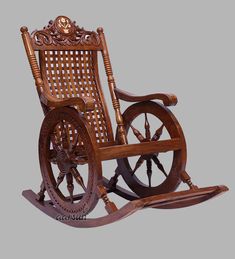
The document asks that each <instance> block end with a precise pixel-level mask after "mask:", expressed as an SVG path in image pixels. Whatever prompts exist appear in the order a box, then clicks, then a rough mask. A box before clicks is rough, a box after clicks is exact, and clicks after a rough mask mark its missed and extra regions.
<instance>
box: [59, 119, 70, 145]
mask: <svg viewBox="0 0 235 259" xmlns="http://www.w3.org/2000/svg"><path fill="white" fill-rule="evenodd" d="M60 125H61V138H62V146H63V148H65V149H68V148H69V142H68V136H67V132H66V127H65V124H64V121H63V120H62V121H61V123H60Z"/></svg>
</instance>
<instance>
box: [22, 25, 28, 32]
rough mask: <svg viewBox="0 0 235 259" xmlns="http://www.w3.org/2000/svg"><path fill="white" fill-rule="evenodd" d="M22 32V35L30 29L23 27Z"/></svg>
mask: <svg viewBox="0 0 235 259" xmlns="http://www.w3.org/2000/svg"><path fill="white" fill-rule="evenodd" d="M20 31H21V32H22V33H24V32H27V31H28V28H27V27H26V26H22V27H21V28H20Z"/></svg>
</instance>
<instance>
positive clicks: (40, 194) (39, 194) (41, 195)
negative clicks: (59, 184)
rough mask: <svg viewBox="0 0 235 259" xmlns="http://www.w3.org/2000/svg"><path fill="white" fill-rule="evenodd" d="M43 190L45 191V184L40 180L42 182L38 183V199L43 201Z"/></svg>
mask: <svg viewBox="0 0 235 259" xmlns="http://www.w3.org/2000/svg"><path fill="white" fill-rule="evenodd" d="M45 191H46V188H45V184H44V182H43V181H42V183H41V185H40V191H39V193H38V201H44V199H45Z"/></svg>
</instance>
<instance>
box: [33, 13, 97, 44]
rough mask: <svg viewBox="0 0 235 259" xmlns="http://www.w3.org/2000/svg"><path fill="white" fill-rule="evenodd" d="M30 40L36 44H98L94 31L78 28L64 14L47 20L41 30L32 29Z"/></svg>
mask: <svg viewBox="0 0 235 259" xmlns="http://www.w3.org/2000/svg"><path fill="white" fill-rule="evenodd" d="M32 40H33V43H34V44H35V45H37V46H43V45H46V46H49V45H54V46H58V45H59V46H75V45H94V46H99V45H100V38H99V35H98V34H97V33H96V32H94V31H86V30H85V29H84V28H80V27H79V26H78V25H76V23H75V22H72V21H71V20H70V19H69V18H68V17H66V16H59V17H57V18H56V19H55V20H54V21H52V20H51V21H49V23H48V25H47V26H45V27H44V28H43V30H36V31H34V32H33V33H32Z"/></svg>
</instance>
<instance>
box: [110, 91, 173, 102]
mask: <svg viewBox="0 0 235 259" xmlns="http://www.w3.org/2000/svg"><path fill="white" fill-rule="evenodd" d="M114 91H115V93H116V96H117V97H118V98H119V99H120V100H123V101H126V102H144V101H150V100H155V99H157V100H161V101H162V102H163V104H164V105H165V106H172V105H176V104H177V102H178V100H177V97H176V96H175V95H174V94H163V93H156V94H148V95H143V96H137V95H134V94H132V93H128V92H126V91H123V90H121V89H118V88H115V89H114Z"/></svg>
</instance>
